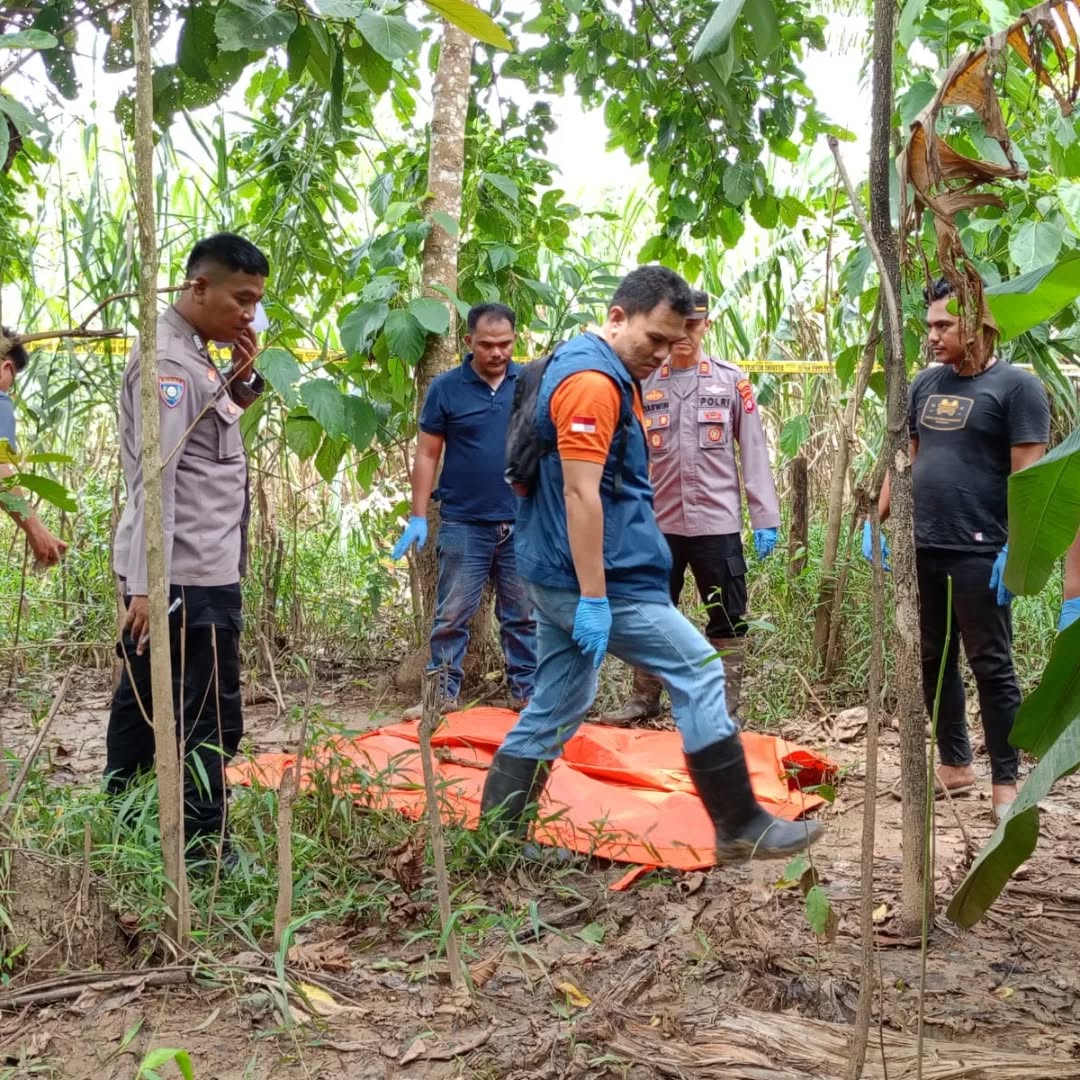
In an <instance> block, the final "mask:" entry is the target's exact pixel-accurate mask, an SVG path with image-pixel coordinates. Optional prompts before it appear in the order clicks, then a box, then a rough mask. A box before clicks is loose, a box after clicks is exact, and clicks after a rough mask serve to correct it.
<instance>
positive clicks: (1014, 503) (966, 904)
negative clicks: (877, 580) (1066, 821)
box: [948, 430, 1080, 927]
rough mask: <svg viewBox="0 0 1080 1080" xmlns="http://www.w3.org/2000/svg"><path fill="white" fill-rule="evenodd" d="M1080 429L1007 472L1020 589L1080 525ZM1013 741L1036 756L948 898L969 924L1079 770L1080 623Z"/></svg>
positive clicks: (1041, 578) (1009, 574) (1012, 559)
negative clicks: (1043, 806) (1046, 806)
mask: <svg viewBox="0 0 1080 1080" xmlns="http://www.w3.org/2000/svg"><path fill="white" fill-rule="evenodd" d="M1078 467H1080V430H1078V431H1075V432H1073V434H1072V435H1070V436H1069V438H1068V439H1066V440H1065V441H1064V442H1063V443H1061V444H1060V445H1059V446H1057V447H1056V448H1055V449H1054V450H1052V451H1051V452H1050V453H1049V454H1047V455H1046V456H1045V457H1044V458H1043V459H1042V461H1039V462H1037V463H1036V464H1035V465H1031V466H1029V467H1028V468H1026V469H1022V470H1021V471H1020V472H1018V473H1013V475H1012V476H1010V477H1009V560H1008V563H1007V565H1006V567H1005V580H1006V582H1007V584H1008V585H1009V587H1010V588H1011V589H1012V590H1013V591H1014V592H1017V593H1036V592H1039V591H1040V590H1041V589H1042V588H1043V587H1044V586H1045V584H1046V582H1047V579H1048V577H1049V576H1050V572H1051V570H1052V569H1053V565H1054V563H1055V561H1056V560H1057V559H1058V558H1059V557H1060V555H1061V554H1062V553H1063V552H1064V551H1065V550H1066V549H1067V548H1068V547H1069V545H1070V544H1071V543H1072V542H1073V540H1074V539H1075V538H1076V535H1077V530H1078V527H1080V472H1077V468H1078ZM1010 741H1011V742H1012V743H1013V745H1014V746H1017V747H1019V748H1020V749H1022V750H1026V751H1027V752H1028V753H1030V754H1033V755H1035V756H1036V757H1038V758H1039V762H1038V764H1037V765H1036V766H1035V768H1034V769H1033V770H1032V771H1031V773H1030V774H1029V775H1028V778H1027V780H1026V781H1025V783H1024V786H1023V787H1022V788H1021V789H1020V793H1019V796H1018V797H1017V800H1016V802H1015V803H1014V804H1013V807H1012V810H1011V812H1010V813H1009V814H1008V816H1007V817H1006V818H1005V820H1004V821H1002V822H1001V823H1000V824H999V825H998V827H997V830H996V831H995V832H994V835H993V836H992V837H991V838H990V840H989V841H988V842H987V844H986V846H985V847H984V848H983V850H982V851H981V852H980V853H979V855H978V858H976V860H975V862H974V864H973V865H972V867H971V869H970V870H969V871H968V873H967V875H966V876H965V878H964V880H963V881H962V882H961V884H960V887H959V889H958V890H957V892H956V895H955V896H954V897H953V899H952V901H951V902H950V904H949V909H948V914H949V918H951V919H952V920H953V921H954V922H957V923H959V924H960V925H961V926H965V927H967V926H971V925H973V924H974V923H976V922H977V921H978V920H979V919H981V918H982V916H983V915H984V914H985V913H986V911H987V909H988V908H989V907H990V905H991V904H992V903H993V902H994V900H996V899H997V897H998V895H999V894H1000V893H1001V890H1002V889H1003V888H1004V887H1005V884H1006V882H1007V881H1008V880H1009V878H1010V877H1011V875H1012V873H1013V871H1014V870H1016V869H1017V867H1019V866H1020V865H1021V864H1022V863H1023V862H1024V861H1025V860H1026V859H1027V858H1028V857H1029V856H1030V855H1031V853H1032V852H1033V851H1034V850H1035V845H1036V844H1037V843H1038V839H1039V801H1040V800H1041V799H1044V798H1045V797H1046V796H1047V795H1048V794H1049V792H1050V789H1051V788H1052V786H1053V785H1054V784H1055V783H1056V782H1057V781H1058V780H1060V779H1061V778H1062V777H1064V776H1068V775H1069V774H1071V773H1073V772H1075V771H1076V769H1077V768H1080V623H1074V624H1073V625H1072V626H1070V627H1069V628H1068V629H1066V630H1065V631H1064V632H1063V633H1061V634H1059V635H1058V637H1057V639H1056V641H1055V642H1054V647H1053V651H1052V652H1051V654H1050V660H1049V662H1048V663H1047V665H1046V669H1045V670H1044V671H1043V673H1042V678H1041V681H1040V683H1039V686H1038V689H1036V690H1035V691H1034V692H1033V693H1032V694H1031V695H1030V696H1029V697H1027V699H1026V700H1025V701H1024V703H1023V705H1022V706H1021V708H1020V712H1019V714H1018V715H1017V718H1016V721H1015V724H1014V726H1013V731H1012V733H1011V735H1010Z"/></svg>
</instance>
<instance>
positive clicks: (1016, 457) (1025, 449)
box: [1011, 442, 1046, 473]
mask: <svg viewBox="0 0 1080 1080" xmlns="http://www.w3.org/2000/svg"><path fill="white" fill-rule="evenodd" d="M1045 453H1046V443H1044V442H1038V443H1019V444H1018V445H1017V446H1014V447H1013V448H1012V453H1011V465H1012V471H1013V472H1014V473H1016V472H1019V471H1020V470H1021V469H1026V468H1027V467H1028V466H1029V465H1034V464H1035V462H1036V461H1038V460H1039V459H1040V458H1041V457H1042V456H1043V454H1045Z"/></svg>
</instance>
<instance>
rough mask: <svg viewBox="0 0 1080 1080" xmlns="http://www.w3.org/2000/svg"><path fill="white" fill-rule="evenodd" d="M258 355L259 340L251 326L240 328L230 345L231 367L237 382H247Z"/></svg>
mask: <svg viewBox="0 0 1080 1080" xmlns="http://www.w3.org/2000/svg"><path fill="white" fill-rule="evenodd" d="M258 355H259V342H258V339H257V338H256V337H255V331H254V330H252V329H251V327H250V326H249V327H247V328H245V329H244V330H241V331H240V333H239V334H238V335H237V337H236V341H235V342H234V343H233V347H232V368H233V374H234V376H235V378H236V380H237V382H247V381H248V379H250V378H251V373H252V371H253V370H254V367H255V357H256V356H258Z"/></svg>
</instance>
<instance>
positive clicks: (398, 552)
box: [390, 517, 427, 559]
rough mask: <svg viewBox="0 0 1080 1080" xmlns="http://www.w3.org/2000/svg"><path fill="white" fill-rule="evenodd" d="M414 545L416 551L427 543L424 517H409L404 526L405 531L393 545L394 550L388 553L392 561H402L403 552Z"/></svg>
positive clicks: (425, 519)
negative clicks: (407, 522)
mask: <svg viewBox="0 0 1080 1080" xmlns="http://www.w3.org/2000/svg"><path fill="white" fill-rule="evenodd" d="M414 543H415V544H416V550H417V551H421V550H423V547H424V545H425V544H426V543H427V518H426V517H411V518H409V524H408V525H406V526H405V531H404V532H403V533H402V534H401V539H400V540H399V541H398V542H397V543H396V544H395V545H394V550H393V551H392V552H391V553H390V557H391V558H392V559H402V558H404V557H405V552H406V551H408V550H409V548H410V547H412V545H413V544H414Z"/></svg>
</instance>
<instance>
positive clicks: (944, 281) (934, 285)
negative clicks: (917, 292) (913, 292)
mask: <svg viewBox="0 0 1080 1080" xmlns="http://www.w3.org/2000/svg"><path fill="white" fill-rule="evenodd" d="M952 295H953V287H952V285H950V284H949V279H948V278H943V277H939V278H938V279H937V281H934V282H931V283H930V284H929V285H927V286H926V288H925V289H923V291H922V298H923V302H924V303H925V304H926V306H927V307H929V306H930V305H931V304H932V303H933V302H934V301H935V300H945V299H947V298H948V297H950V296H952Z"/></svg>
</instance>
